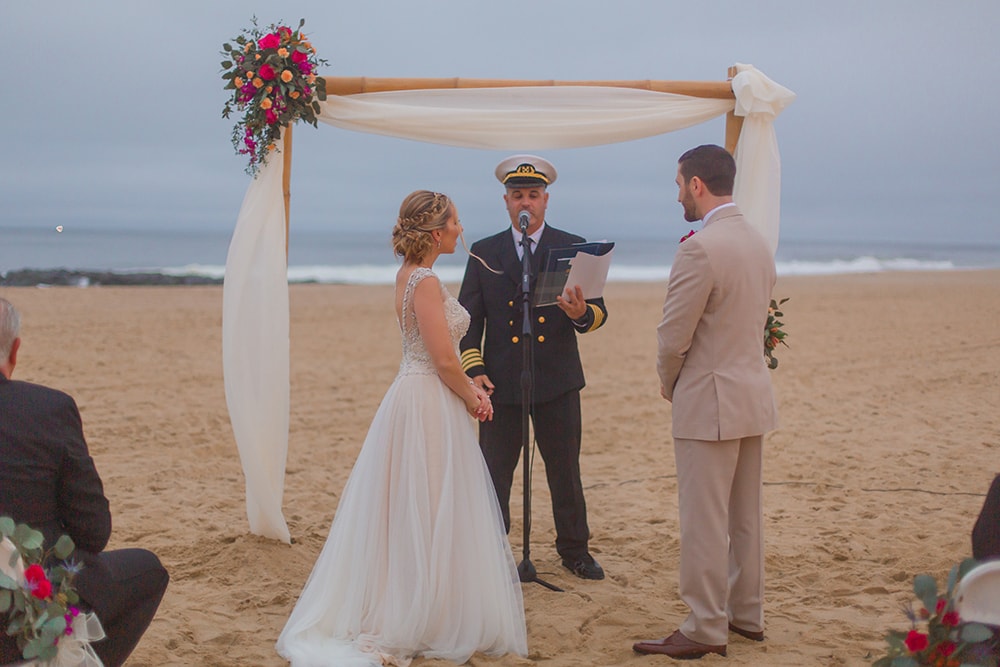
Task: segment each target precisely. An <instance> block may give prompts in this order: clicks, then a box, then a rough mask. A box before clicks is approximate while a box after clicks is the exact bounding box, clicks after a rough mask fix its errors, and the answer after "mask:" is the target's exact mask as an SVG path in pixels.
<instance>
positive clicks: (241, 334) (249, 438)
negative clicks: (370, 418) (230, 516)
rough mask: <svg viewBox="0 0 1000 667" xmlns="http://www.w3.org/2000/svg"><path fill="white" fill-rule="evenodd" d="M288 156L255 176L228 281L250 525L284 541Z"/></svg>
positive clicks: (226, 317) (228, 346) (226, 311)
mask: <svg viewBox="0 0 1000 667" xmlns="http://www.w3.org/2000/svg"><path fill="white" fill-rule="evenodd" d="M282 169H283V165H282V161H281V159H280V158H278V159H274V158H272V159H271V160H270V162H269V163H268V164H267V165H265V166H264V167H263V168H262V169H261V171H260V172H259V173H258V174H257V178H255V179H254V181H253V182H252V183H251V184H250V188H249V189H248V190H247V193H246V196H245V197H244V198H243V207H242V208H241V209H240V215H239V218H237V220H236V230H235V231H234V232H233V238H232V240H231V241H230V242H229V254H228V255H227V257H226V277H225V281H224V284H223V288H222V371H223V375H224V376H225V385H226V405H227V406H228V407H229V419H230V421H231V422H232V424H233V435H234V436H235V438H236V448H237V449H238V450H239V453H240V461H241V463H242V464H243V475H244V477H245V478H246V495H247V519H249V522H250V532H251V533H254V534H257V535H263V536H264V537H270V538H273V539H276V540H281V541H283V542H286V543H288V542H290V541H291V535H290V534H289V532H288V526H287V524H286V523H285V518H284V516H283V515H282V513H281V497H282V494H283V493H284V489H285V459H286V458H287V454H288V411H289V408H290V405H291V403H290V398H289V394H290V385H289V378H288V364H289V352H288V326H289V325H288V279H287V272H288V269H287V266H286V261H287V260H286V258H285V202H284V197H283V194H282V191H281V175H282Z"/></svg>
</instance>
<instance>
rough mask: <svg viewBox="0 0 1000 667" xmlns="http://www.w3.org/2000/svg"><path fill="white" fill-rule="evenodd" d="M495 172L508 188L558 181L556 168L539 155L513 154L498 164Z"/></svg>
mask: <svg viewBox="0 0 1000 667" xmlns="http://www.w3.org/2000/svg"><path fill="white" fill-rule="evenodd" d="M494 173H495V174H496V177H497V180H498V181H500V182H501V183H503V184H504V185H505V186H507V187H508V188H530V187H538V186H546V185H552V184H553V183H555V182H556V168H555V167H553V166H552V163H551V162H549V161H548V160H546V159H545V158H541V157H538V156H537V155H511V156H510V157H509V158H506V159H504V160H503V161H501V162H500V164H498V165H497V168H496V171H495V172H494Z"/></svg>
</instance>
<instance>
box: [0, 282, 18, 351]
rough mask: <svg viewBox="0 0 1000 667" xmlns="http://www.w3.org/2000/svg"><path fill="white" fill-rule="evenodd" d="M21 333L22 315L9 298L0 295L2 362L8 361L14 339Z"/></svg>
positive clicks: (0, 349) (0, 348)
mask: <svg viewBox="0 0 1000 667" xmlns="http://www.w3.org/2000/svg"><path fill="white" fill-rule="evenodd" d="M20 335H21V316H20V315H19V314H18V312H17V308H15V307H14V304H12V303H11V302H10V301H8V300H7V299H5V298H3V297H0V363H3V362H5V361H7V357H8V356H9V355H10V349H11V348H12V347H13V346H14V339H16V338H17V337H18V336H20Z"/></svg>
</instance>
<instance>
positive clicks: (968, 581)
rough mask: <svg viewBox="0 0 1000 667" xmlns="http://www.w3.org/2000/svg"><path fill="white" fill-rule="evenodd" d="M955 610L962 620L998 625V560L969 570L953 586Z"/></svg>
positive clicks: (999, 581)
mask: <svg viewBox="0 0 1000 667" xmlns="http://www.w3.org/2000/svg"><path fill="white" fill-rule="evenodd" d="M954 595H955V611H957V612H958V615H959V616H961V617H962V620H963V621H975V622H977V623H984V624H986V625H993V626H1000V560H992V561H987V562H985V563H982V564H980V565H977V566H976V567H974V568H972V569H971V570H969V571H968V572H967V573H966V575H965V576H964V577H962V580H961V581H959V582H958V586H956V587H955V594H954Z"/></svg>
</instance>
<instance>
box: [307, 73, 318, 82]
mask: <svg viewBox="0 0 1000 667" xmlns="http://www.w3.org/2000/svg"><path fill="white" fill-rule="evenodd" d="M306 81H308V82H309V83H316V75H315V74H310V75H309V76H307V77H306Z"/></svg>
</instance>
